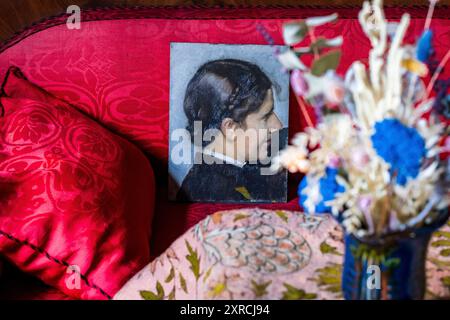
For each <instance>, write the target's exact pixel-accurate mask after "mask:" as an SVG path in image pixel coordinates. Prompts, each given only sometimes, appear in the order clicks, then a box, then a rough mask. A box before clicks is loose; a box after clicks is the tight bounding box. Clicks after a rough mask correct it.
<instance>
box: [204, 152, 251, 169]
mask: <svg viewBox="0 0 450 320" xmlns="http://www.w3.org/2000/svg"><path fill="white" fill-rule="evenodd" d="M203 154H206V155H208V156H211V157H214V158H217V159H219V160H222V161H224V162H225V163H227V164H232V165H235V166H237V167H239V168H242V167H243V166H245V165H246V164H247V162H242V161H239V160H236V159H233V158H231V157H228V156H226V155H224V154H221V153H218V152H214V151H211V150H209V149H203Z"/></svg>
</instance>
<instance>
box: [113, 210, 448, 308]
mask: <svg viewBox="0 0 450 320" xmlns="http://www.w3.org/2000/svg"><path fill="white" fill-rule="evenodd" d="M268 226H270V228H269V227H268ZM312 226H313V227H312ZM449 228H450V222H449V224H448V225H447V226H446V227H444V228H442V229H441V230H440V231H439V232H438V233H436V235H435V236H434V238H433V240H432V242H431V244H430V251H429V255H428V259H427V274H428V290H427V296H426V297H427V298H443V297H449V296H450V290H449V289H450V288H449V287H448V279H449V276H450V268H448V267H444V266H443V265H442V261H441V260H442V258H445V257H444V256H445V254H444V256H442V254H439V253H436V251H435V250H433V248H435V247H437V244H436V242H435V241H439V240H438V239H439V237H442V236H446V235H448V230H450V229H449ZM255 239H257V241H259V243H255V242H254V240H255ZM286 240H288V241H286ZM343 249H344V245H343V237H342V231H341V228H340V226H339V225H338V223H337V222H336V221H335V220H334V219H333V218H332V217H331V216H329V215H320V216H307V215H305V214H303V213H301V212H293V211H284V210H278V211H272V210H264V209H257V208H254V209H240V210H232V211H219V212H216V213H215V214H213V215H211V216H209V217H208V218H206V219H204V220H203V221H201V222H199V223H198V224H197V225H196V226H194V227H192V228H191V229H190V230H189V231H188V232H186V233H185V234H184V235H183V236H181V237H180V238H179V239H178V240H177V241H175V242H174V243H173V245H172V246H171V247H170V248H169V249H168V250H167V251H166V252H165V253H164V254H162V255H161V256H159V257H158V258H156V259H155V260H154V261H153V262H152V263H150V264H149V265H148V266H146V267H145V268H144V269H142V270H141V271H140V272H139V273H138V274H136V276H135V277H133V278H132V279H131V280H130V281H129V282H128V283H127V284H126V285H125V286H124V287H123V288H122V289H121V290H120V291H119V292H118V293H117V295H116V296H115V297H114V299H118V300H119V299H149V300H154V299H289V300H290V299H342V293H341V274H342V262H343V261H342V259H343ZM444 250H445V249H444ZM280 253H281V256H280V255H279V254H280ZM436 259H437V260H439V261H441V262H440V263H441V265H440V266H437V265H436V263H439V262H437V261H436ZM293 264H297V265H296V267H293V268H289V266H291V265H293ZM267 265H270V266H272V267H271V268H270V269H269V270H267V269H266V268H265V267H266V266H267Z"/></svg>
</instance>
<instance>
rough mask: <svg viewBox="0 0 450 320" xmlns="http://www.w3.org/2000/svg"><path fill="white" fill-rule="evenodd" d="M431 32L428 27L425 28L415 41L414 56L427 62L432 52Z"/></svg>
mask: <svg viewBox="0 0 450 320" xmlns="http://www.w3.org/2000/svg"><path fill="white" fill-rule="evenodd" d="M432 40H433V32H432V31H431V30H430V29H427V30H425V31H424V32H423V33H422V35H421V36H420V38H419V41H418V42H417V49H416V57H417V60H419V61H422V62H423V63H427V62H428V59H429V58H430V56H431V54H432V52H433V44H432Z"/></svg>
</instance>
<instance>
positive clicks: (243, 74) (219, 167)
mask: <svg viewBox="0 0 450 320" xmlns="http://www.w3.org/2000/svg"><path fill="white" fill-rule="evenodd" d="M276 49H278V50H284V47H283V46H269V45H225V44H204V43H171V47H170V128H169V199H171V200H176V201H184V202H286V198H287V172H285V171H282V172H276V173H275V172H273V171H271V170H270V165H271V158H272V157H273V156H274V155H275V154H277V153H278V152H279V150H282V149H283V148H284V147H285V146H286V144H287V139H288V110H289V75H288V73H287V72H284V71H283V69H282V66H281V64H280V63H279V62H278V60H277V59H276V57H275V55H274V50H276Z"/></svg>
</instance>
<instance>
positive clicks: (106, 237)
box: [0, 69, 155, 299]
mask: <svg viewBox="0 0 450 320" xmlns="http://www.w3.org/2000/svg"><path fill="white" fill-rule="evenodd" d="M3 90H4V96H3V97H1V98H0V104H1V105H2V107H3V109H4V115H3V116H2V117H1V118H0V133H1V134H0V252H1V253H2V255H4V256H5V257H6V258H7V259H9V260H10V261H11V262H13V263H14V264H15V265H16V266H18V267H19V268H20V269H21V270H23V271H25V272H28V273H30V274H32V275H34V276H36V277H38V278H40V279H41V280H43V281H44V282H45V283H47V284H49V285H51V286H53V287H55V288H57V289H59V290H60V291H62V292H64V293H65V294H67V295H68V296H71V297H74V298H81V299H108V298H110V297H112V296H113V295H114V294H115V293H116V292H117V290H119V289H120V288H121V286H122V285H123V284H124V283H125V282H126V281H127V280H128V279H129V277H130V274H134V273H135V272H137V271H139V270H140V269H141V268H142V267H143V266H145V265H146V263H148V261H149V259H150V245H149V244H150V242H149V239H150V229H151V220H152V216H153V207H154V189H155V187H154V178H153V172H152V169H151V167H150V165H149V162H148V159H146V158H145V156H144V155H143V153H142V152H141V151H140V150H139V149H138V148H136V147H135V146H133V145H132V144H131V143H130V142H128V141H126V140H125V139H123V138H120V137H118V136H117V135H115V134H113V133H111V132H109V131H108V130H106V129H104V128H103V127H101V126H100V125H99V124H98V123H96V122H95V121H93V120H92V119H90V118H89V117H88V116H86V115H83V114H82V113H80V112H79V111H77V110H76V109H75V108H73V107H72V106H70V105H68V104H66V103H64V102H62V101H59V100H58V99H56V98H54V97H52V96H51V95H49V94H48V93H46V92H45V91H43V90H40V89H39V88H37V87H35V86H33V85H32V84H30V83H29V82H28V81H26V80H25V79H23V77H22V75H21V74H20V73H19V72H18V70H16V69H11V72H10V73H9V75H8V77H7V80H6V83H5V85H4V86H3ZM69 266H74V268H76V269H73V270H75V271H76V272H77V273H79V274H80V278H79V281H78V283H79V287H77V281H76V280H74V278H73V277H69V276H68V274H71V273H72V272H68V271H69V270H68V267H69ZM67 283H69V284H72V285H67Z"/></svg>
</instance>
